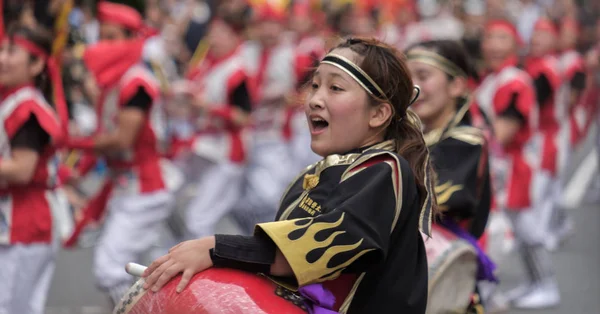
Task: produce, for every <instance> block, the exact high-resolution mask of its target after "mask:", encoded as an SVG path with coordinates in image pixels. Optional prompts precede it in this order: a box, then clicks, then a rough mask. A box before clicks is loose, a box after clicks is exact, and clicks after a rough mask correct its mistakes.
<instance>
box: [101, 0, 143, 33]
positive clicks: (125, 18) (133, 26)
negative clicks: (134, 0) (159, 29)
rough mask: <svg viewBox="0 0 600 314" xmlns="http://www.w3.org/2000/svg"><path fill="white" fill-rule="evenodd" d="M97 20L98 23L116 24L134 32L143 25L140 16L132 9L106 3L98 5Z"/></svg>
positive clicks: (122, 5)
mask: <svg viewBox="0 0 600 314" xmlns="http://www.w3.org/2000/svg"><path fill="white" fill-rule="evenodd" d="M97 18H98V21H99V22H100V23H111V24H116V25H119V26H121V27H124V28H126V29H128V30H131V31H134V32H136V31H139V30H141V29H142V25H143V20H142V16H141V14H140V13H139V12H138V11H136V10H135V9H134V8H132V7H130V6H127V5H124V4H118V3H112V2H107V1H102V2H100V3H98V14H97Z"/></svg>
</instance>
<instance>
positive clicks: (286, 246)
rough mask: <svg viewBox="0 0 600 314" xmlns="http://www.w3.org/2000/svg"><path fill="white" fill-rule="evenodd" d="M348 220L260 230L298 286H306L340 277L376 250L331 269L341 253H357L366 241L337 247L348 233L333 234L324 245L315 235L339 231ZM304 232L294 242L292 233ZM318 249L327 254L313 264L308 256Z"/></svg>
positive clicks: (302, 221) (305, 222)
mask: <svg viewBox="0 0 600 314" xmlns="http://www.w3.org/2000/svg"><path fill="white" fill-rule="evenodd" d="M344 218H345V213H342V214H341V215H340V218H339V219H338V220H337V221H335V222H332V223H329V222H315V221H314V219H313V218H302V219H294V220H284V221H276V222H269V223H263V224H258V225H257V227H258V228H260V229H262V230H263V231H264V232H265V233H266V234H267V235H268V236H269V237H270V238H271V240H273V242H275V244H276V245H277V247H278V248H279V250H280V251H281V253H282V254H283V256H285V258H286V260H287V262H288V263H289V264H290V267H291V268H292V271H293V273H294V275H295V277H296V280H297V281H298V285H299V286H305V285H308V284H312V283H317V282H323V281H327V280H333V279H335V278H337V277H339V275H340V274H341V273H342V271H343V270H344V269H345V268H346V267H348V266H349V265H350V264H352V263H353V262H354V261H356V260H357V259H358V258H360V257H361V256H363V255H364V254H366V253H368V252H370V251H372V250H374V249H364V250H361V251H357V252H356V254H354V256H353V257H352V258H350V259H348V260H347V261H346V262H344V263H342V264H340V265H337V266H335V267H332V268H330V267H328V266H327V264H328V263H329V261H330V260H331V258H332V257H333V256H335V255H337V254H339V253H344V252H351V251H355V250H356V249H357V248H358V247H360V245H361V244H362V242H363V239H360V240H358V241H357V242H356V243H353V244H340V245H335V244H333V242H334V240H335V238H336V237H337V236H338V235H340V234H344V233H345V231H342V230H339V231H335V232H333V233H332V234H331V235H330V236H329V237H328V238H327V239H325V240H324V241H317V240H316V239H315V235H316V234H317V232H319V231H323V230H327V229H336V228H338V227H339V226H340V225H341V224H342V222H343V221H344ZM302 229H304V234H302V235H301V236H300V237H298V238H297V239H294V240H292V239H291V238H292V237H291V234H292V232H294V231H301V230H302ZM314 249H325V251H324V252H323V254H322V255H321V256H320V257H319V258H318V259H317V260H316V261H310V262H309V261H308V260H307V254H308V252H310V251H312V250H314Z"/></svg>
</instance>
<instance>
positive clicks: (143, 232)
mask: <svg viewBox="0 0 600 314" xmlns="http://www.w3.org/2000/svg"><path fill="white" fill-rule="evenodd" d="M172 203H173V196H172V194H171V193H169V192H167V191H158V192H154V193H148V194H143V195H119V194H116V195H114V196H113V197H112V198H111V199H110V201H109V203H108V216H107V218H106V223H105V226H104V230H103V233H102V235H101V237H100V239H99V241H98V245H97V247H96V251H95V256H94V273H95V276H96V280H97V282H98V284H99V286H100V287H101V288H103V289H106V290H108V291H109V292H110V291H111V290H113V289H116V288H119V289H123V287H129V285H130V284H131V282H132V279H133V278H132V277H131V276H130V275H129V274H127V273H126V272H125V265H126V264H127V263H129V262H140V261H139V259H140V258H141V256H142V254H144V253H145V252H146V251H148V250H149V249H150V248H151V247H152V246H153V245H154V244H156V243H157V242H158V239H159V236H160V231H161V230H162V229H161V228H162V227H163V225H164V223H165V221H166V219H167V218H168V217H169V216H170V214H171V211H172V208H173V206H172Z"/></svg>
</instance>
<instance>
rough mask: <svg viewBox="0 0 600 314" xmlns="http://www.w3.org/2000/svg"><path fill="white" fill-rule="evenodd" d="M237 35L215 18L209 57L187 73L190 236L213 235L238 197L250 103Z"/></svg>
mask: <svg viewBox="0 0 600 314" xmlns="http://www.w3.org/2000/svg"><path fill="white" fill-rule="evenodd" d="M239 31H240V29H238V28H235V27H234V26H232V25H231V24H229V23H227V22H225V21H224V20H221V19H216V20H214V21H213V22H212V24H211V25H210V29H209V31H208V43H209V45H210V48H209V50H208V52H207V56H206V58H205V59H204V60H202V61H201V62H200V63H199V64H198V65H197V66H196V67H195V68H193V69H192V70H191V71H190V73H189V74H188V80H189V84H190V85H191V86H190V87H191V90H190V92H191V93H193V94H194V95H195V96H194V99H195V101H193V104H192V106H191V107H192V108H191V111H192V117H193V118H192V119H191V120H192V124H193V126H194V129H195V134H196V135H195V138H194V140H193V143H192V146H191V151H192V153H191V154H189V155H188V156H187V158H186V160H185V161H184V163H183V164H184V167H185V168H188V169H189V170H187V169H186V174H187V179H188V181H189V182H193V183H196V187H195V189H196V193H194V197H193V198H192V200H191V201H190V202H189V204H188V206H187V210H186V219H185V221H186V224H187V227H188V231H189V233H190V237H191V238H199V237H203V236H207V235H209V234H213V233H214V231H215V230H214V228H215V226H216V224H217V223H218V222H219V220H221V219H222V218H223V216H225V215H226V214H228V213H229V212H230V211H231V210H232V209H233V208H234V206H235V205H236V203H237V202H238V200H239V199H240V198H241V194H242V186H243V184H244V180H243V175H244V166H245V164H246V162H247V159H246V158H247V150H248V136H249V134H248V125H249V121H250V119H249V117H250V111H251V110H252V104H253V103H252V97H251V91H252V82H251V80H250V78H249V76H248V74H247V71H246V67H245V62H246V60H244V55H243V54H242V51H241V44H242V39H241V34H240V33H239ZM223 38H227V40H223Z"/></svg>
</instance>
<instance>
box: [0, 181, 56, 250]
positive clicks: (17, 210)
mask: <svg viewBox="0 0 600 314" xmlns="http://www.w3.org/2000/svg"><path fill="white" fill-rule="evenodd" d="M9 191H10V192H9V193H8V195H10V197H11V201H12V202H11V203H12V204H11V205H12V217H11V220H12V221H11V232H10V243H11V244H17V243H24V244H32V243H50V242H51V241H52V211H51V209H50V203H49V202H48V200H47V199H46V195H45V193H46V191H47V189H46V188H40V187H14V188H11V189H9ZM0 195H3V196H6V195H7V194H5V193H2V192H0Z"/></svg>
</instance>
